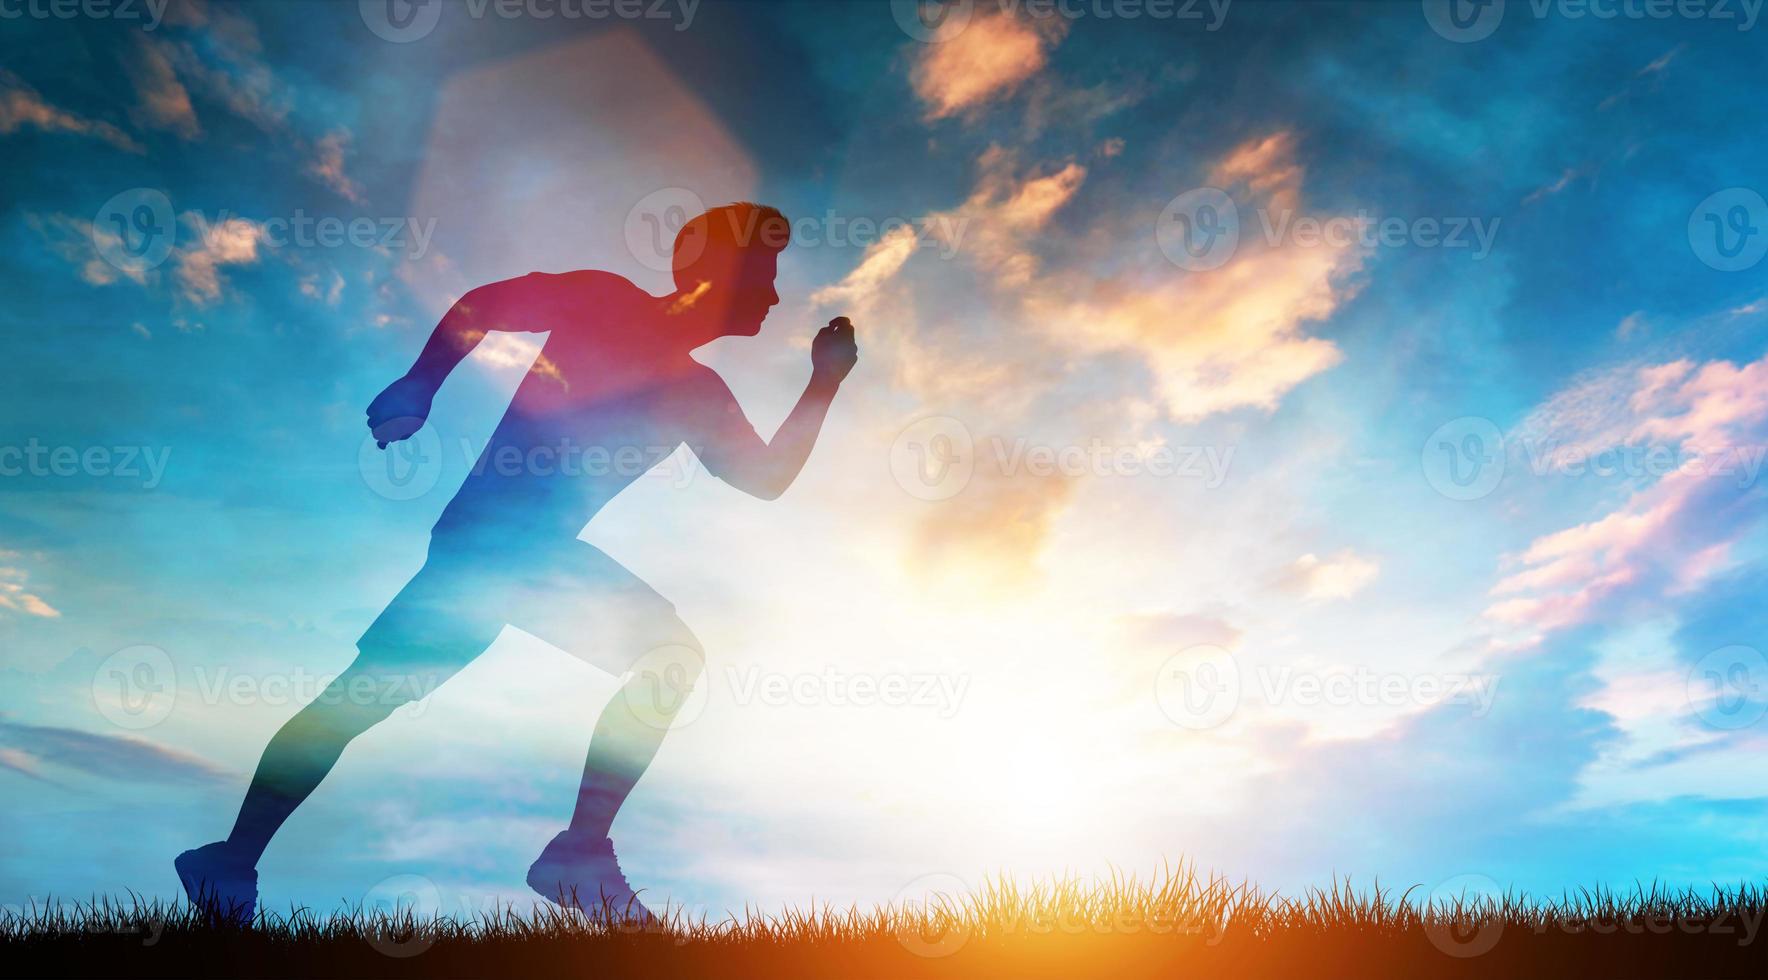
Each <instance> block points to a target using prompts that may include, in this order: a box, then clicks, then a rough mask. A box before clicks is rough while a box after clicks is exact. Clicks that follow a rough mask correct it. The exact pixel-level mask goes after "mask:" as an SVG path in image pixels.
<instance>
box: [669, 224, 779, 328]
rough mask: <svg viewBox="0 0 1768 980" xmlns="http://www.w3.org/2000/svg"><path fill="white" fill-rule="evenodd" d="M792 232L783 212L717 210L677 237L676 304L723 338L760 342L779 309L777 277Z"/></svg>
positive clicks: (675, 254) (682, 229)
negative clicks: (770, 313)
mask: <svg viewBox="0 0 1768 980" xmlns="http://www.w3.org/2000/svg"><path fill="white" fill-rule="evenodd" d="M791 235H792V226H791V223H790V222H788V221H787V220H786V216H785V215H783V214H781V213H780V212H779V211H777V210H775V209H773V208H770V207H767V206H765V205H760V204H751V203H749V202H748V201H739V202H737V203H736V204H726V205H725V206H723V207H719V208H713V209H712V210H710V211H707V212H706V213H705V214H702V215H700V216H699V217H697V218H695V219H694V220H692V221H689V222H688V223H687V224H685V225H682V227H681V231H679V232H677V233H676V235H675V249H674V259H673V261H672V263H671V266H672V269H673V271H674V273H675V288H676V291H677V293H678V295H679V296H680V299H678V300H677V301H676V305H677V307H679V309H680V310H681V311H682V312H687V311H689V310H692V311H693V313H694V314H696V315H698V316H700V317H705V318H707V319H708V320H709V321H710V322H712V323H713V324H714V325H715V326H716V329H717V332H718V333H719V334H720V335H726V334H735V335H742V336H754V335H755V334H756V333H759V332H760V330H761V321H762V320H763V319H764V318H766V316H767V311H768V310H770V309H772V308H773V307H774V305H775V304H777V303H779V301H780V297H779V294H778V293H776V292H774V273H775V271H776V270H777V267H778V261H779V256H780V252H781V251H782V250H784V249H785V247H786V244H787V242H788V241H789V240H790V239H791Z"/></svg>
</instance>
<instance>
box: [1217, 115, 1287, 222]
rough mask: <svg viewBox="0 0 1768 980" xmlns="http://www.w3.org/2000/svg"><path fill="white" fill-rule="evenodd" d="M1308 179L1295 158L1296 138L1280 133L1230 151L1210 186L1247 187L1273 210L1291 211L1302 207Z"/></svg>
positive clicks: (1280, 131)
mask: <svg viewBox="0 0 1768 980" xmlns="http://www.w3.org/2000/svg"><path fill="white" fill-rule="evenodd" d="M1305 176H1306V171H1305V170H1303V169H1302V166H1301V164H1300V163H1298V162H1297V161H1296V158H1295V134H1294V133H1292V132H1290V131H1288V130H1278V131H1277V132H1275V133H1272V134H1270V135H1268V136H1264V137H1260V138H1257V139H1250V140H1247V141H1246V142H1244V143H1242V144H1240V145H1239V146H1236V147H1234V148H1233V149H1232V150H1230V151H1228V155H1227V156H1225V157H1223V158H1222V159H1221V161H1220V162H1219V163H1217V164H1216V166H1215V169H1214V170H1212V171H1211V172H1210V175H1209V182H1210V183H1211V184H1213V185H1215V186H1217V187H1232V186H1234V185H1237V184H1239V185H1244V186H1245V187H1246V188H1247V189H1248V190H1250V191H1251V192H1252V196H1253V197H1255V198H1262V199H1265V200H1268V201H1269V202H1270V206H1271V207H1272V208H1273V209H1275V210H1290V209H1293V208H1295V207H1297V206H1299V205H1300V203H1301V182H1302V178H1303V177H1305Z"/></svg>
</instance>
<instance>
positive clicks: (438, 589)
mask: <svg viewBox="0 0 1768 980" xmlns="http://www.w3.org/2000/svg"><path fill="white" fill-rule="evenodd" d="M483 568H484V565H483V564H482V561H481V559H478V558H475V557H473V556H469V555H467V554H463V553H460V552H456V551H452V550H450V549H448V548H445V547H439V546H438V545H436V544H434V543H433V544H432V547H431V549H430V556H429V559H428V560H427V561H426V562H425V563H424V567H423V568H422V569H421V570H420V571H419V572H418V573H417V575H416V576H414V577H413V578H412V580H411V581H410V582H409V583H407V584H406V586H405V588H404V589H402V590H401V591H400V592H399V594H398V595H397V596H396V597H394V599H393V601H392V602H391V603H390V604H389V605H388V606H387V608H386V610H385V611H384V612H382V613H381V615H380V618H379V619H377V620H375V623H374V625H373V626H371V627H369V630H368V632H367V633H365V634H363V637H362V639H361V640H360V641H358V643H357V647H358V651H359V652H358V654H357V657H356V659H355V661H354V662H352V663H351V664H350V666H349V667H348V668H347V669H345V671H344V672H343V673H341V674H339V675H338V676H337V677H336V678H335V679H333V680H332V682H331V683H330V684H328V685H327V686H326V689H325V691H324V692H323V693H321V694H320V695H319V697H318V698H316V699H315V700H314V701H313V702H312V703H310V704H308V705H307V706H306V707H304V708H302V709H301V710H300V712H299V713H297V714H296V715H295V717H294V718H292V719H290V720H289V721H288V723H287V724H285V725H283V726H282V729H281V730H280V731H278V732H277V733H276V735H275V736H273V737H272V738H271V739H270V743H269V745H267V746H266V747H265V749H264V755H263V758H262V759H260V760H259V762H258V768H257V771H256V772H255V773H254V774H253V776H252V783H251V786H250V788H248V789H247V790H246V796H245V800H244V802H242V803H241V804H240V810H239V817H238V818H237V820H236V821H235V822H234V826H233V832H232V833H231V834H230V835H229V836H228V838H227V839H226V840H225V841H220V842H217V843H215V844H210V845H208V846H206V847H201V848H197V849H196V850H193V851H187V852H185V853H184V854H183V855H180V857H179V859H178V861H177V865H178V873H179V877H180V879H181V880H182V881H183V883H184V886H185V891H186V892H187V894H189V896H190V898H191V900H192V901H195V902H199V903H200V904H204V905H209V906H221V907H222V910H223V912H224V914H226V915H227V917H228V918H234V919H241V918H249V917H250V914H251V913H250V911H249V906H250V905H251V904H254V903H255V899H256V895H255V892H256V880H257V875H256V871H255V870H254V869H255V868H256V867H257V864H258V860H259V858H261V857H262V856H263V854H264V849H265V848H266V847H267V846H268V845H269V843H270V839H271V838H272V837H273V836H275V834H276V832H277V830H279V829H280V828H281V827H282V825H283V823H284V822H285V821H287V820H288V818H289V816H290V815H291V814H292V813H294V811H295V809H296V808H297V807H299V806H300V805H301V803H302V802H303V801H304V800H306V799H307V797H308V796H309V795H311V794H312V792H313V791H314V790H315V789H316V788H318V786H319V784H320V782H321V781H322V780H324V779H325V776H326V774H327V773H329V772H330V771H331V769H332V766H334V765H335V764H336V763H337V761H338V758H339V756H341V755H342V754H343V751H344V747H345V746H347V745H349V744H350V742H351V741H352V740H353V739H355V738H356V736H358V735H361V734H362V733H363V732H366V731H367V730H369V729H370V728H372V727H374V726H375V725H376V724H378V723H379V722H381V721H383V720H384V719H386V717H387V716H388V715H390V714H392V713H393V712H394V711H395V710H397V709H398V708H399V707H401V706H402V705H405V704H409V703H411V702H412V701H414V700H417V699H418V698H421V697H423V696H425V695H426V694H428V693H429V692H430V691H433V690H434V689H435V688H436V687H437V686H438V685H440V684H441V683H442V682H443V681H445V680H447V679H448V678H449V677H451V676H453V675H454V674H455V673H457V672H459V671H460V669H461V668H462V667H465V666H466V665H467V664H468V663H470V662H471V661H472V660H473V658H475V657H477V656H478V655H479V654H480V653H481V652H483V651H484V649H485V648H486V647H487V646H489V645H490V643H491V641H492V640H494V639H496V637H497V633H498V632H499V631H500V630H501V629H502V627H503V622H502V620H501V619H500V618H498V617H497V616H496V615H495V614H494V607H495V606H496V605H497V601H496V599H497V597H496V595H495V593H494V592H493V591H491V590H489V589H486V588H484V587H483V583H482V582H479V581H476V579H477V577H478V575H479V573H480V572H481V571H482V570H483ZM248 891H249V892H251V893H252V894H250V895H249V896H248V895H247V894H245V893H246V892H248ZM242 910H246V911H245V912H244V914H243V915H242V914H241V911H242Z"/></svg>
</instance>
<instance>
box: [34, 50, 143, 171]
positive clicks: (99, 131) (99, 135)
mask: <svg viewBox="0 0 1768 980" xmlns="http://www.w3.org/2000/svg"><path fill="white" fill-rule="evenodd" d="M25 127H30V128H33V129H40V130H43V131H44V132H48V133H74V134H76V135H79V136H91V137H94V138H96V139H101V140H104V141H105V142H106V143H109V144H110V145H112V146H114V147H116V148H117V149H119V150H127V151H128V152H130V153H142V152H144V151H143V149H142V147H141V144H140V143H137V142H135V140H134V138H132V137H131V136H130V135H129V134H128V133H125V132H123V131H122V130H121V129H118V128H117V127H116V126H114V125H112V124H110V123H108V122H104V121H103V120H99V119H87V118H85V117H84V116H80V115H76V114H74V113H72V112H69V111H67V110H66V109H58V108H56V107H55V106H52V105H50V104H49V103H48V102H45V101H44V100H43V96H41V95H39V94H38V93H37V90H36V89H34V88H32V87H31V86H29V85H27V84H25V82H24V80H23V79H21V78H19V77H18V76H17V75H14V74H13V73H11V72H9V71H6V70H4V69H0V134H4V133H15V132H17V131H19V130H20V129H23V128H25Z"/></svg>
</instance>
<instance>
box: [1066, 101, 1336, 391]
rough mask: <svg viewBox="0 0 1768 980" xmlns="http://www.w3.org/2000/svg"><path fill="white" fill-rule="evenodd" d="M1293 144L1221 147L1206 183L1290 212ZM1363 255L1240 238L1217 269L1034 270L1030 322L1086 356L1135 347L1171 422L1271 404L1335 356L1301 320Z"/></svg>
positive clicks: (1330, 303)
mask: <svg viewBox="0 0 1768 980" xmlns="http://www.w3.org/2000/svg"><path fill="white" fill-rule="evenodd" d="M1295 151H1296V144H1295V139H1294V137H1293V136H1291V135H1290V134H1289V133H1287V132H1279V133H1275V134H1272V135H1269V136H1265V137H1260V138H1256V139H1253V140H1249V141H1247V142H1246V143H1243V144H1241V145H1240V146H1238V147H1235V148H1234V149H1233V150H1231V151H1230V152H1229V153H1228V154H1227V155H1226V156H1225V157H1224V158H1223V159H1222V160H1221V161H1220V162H1219V163H1218V164H1217V165H1216V166H1215V167H1214V168H1213V169H1212V171H1211V174H1210V179H1211V181H1213V182H1214V183H1216V184H1217V185H1218V186H1223V187H1229V188H1234V189H1236V190H1237V191H1238V192H1239V196H1240V199H1241V202H1242V203H1255V204H1258V205H1260V206H1261V207H1265V208H1270V209H1274V210H1279V211H1285V210H1289V209H1293V208H1296V207H1298V206H1299V204H1300V199H1301V188H1302V182H1303V178H1304V176H1305V171H1304V169H1303V168H1302V166H1301V165H1300V164H1299V163H1298V162H1297V160H1296V157H1295ZM1249 227H1250V226H1249ZM1127 233H1129V232H1126V234H1127ZM1135 233H1137V234H1141V233H1144V232H1143V230H1142V229H1137V230H1136V232H1135ZM1363 258H1364V253H1363V251H1362V250H1361V249H1360V248H1358V247H1357V246H1355V245H1353V244H1351V243H1350V242H1349V241H1348V240H1347V241H1345V242H1343V243H1342V244H1334V243H1332V242H1330V241H1325V240H1322V241H1320V242H1318V243H1316V244H1314V245H1311V246H1308V245H1303V244H1300V243H1298V242H1297V241H1295V240H1294V239H1293V238H1285V239H1282V240H1280V241H1277V242H1275V243H1273V242H1269V241H1264V240H1261V239H1260V238H1259V237H1258V236H1255V235H1251V234H1248V235H1245V236H1244V237H1243V238H1242V239H1241V241H1240V243H1239V246H1238V248H1237V249H1236V251H1235V252H1234V254H1233V257H1232V258H1231V259H1230V260H1229V261H1228V262H1227V263H1226V264H1224V265H1223V266H1221V267H1220V268H1217V269H1212V270H1208V271H1204V272H1194V273H1190V274H1184V273H1180V272H1179V271H1178V270H1176V269H1174V270H1170V274H1167V275H1162V276H1158V277H1150V276H1147V275H1142V276H1121V277H1116V278H1108V279H1094V278H1092V277H1090V276H1085V275H1081V274H1075V273H1071V274H1069V275H1067V276H1064V277H1048V276H1046V277H1044V281H1045V283H1046V286H1045V288H1043V289H1042V290H1040V291H1038V292H1037V293H1035V294H1034V298H1033V301H1032V302H1033V308H1034V311H1035V314H1036V319H1037V320H1038V321H1039V322H1041V323H1042V324H1043V325H1044V327H1045V329H1046V330H1048V331H1050V333H1051V336H1052V337H1053V338H1054V339H1055V340H1056V341H1057V342H1059V343H1062V344H1065V345H1066V346H1068V347H1070V348H1073V349H1076V350H1080V351H1083V352H1087V353H1097V352H1108V351H1127V352H1132V353H1135V354H1138V355H1140V356H1141V357H1142V359H1143V360H1144V361H1145V363H1146V364H1147V366H1148V367H1149V368H1150V369H1151V370H1152V372H1153V374H1154V377H1155V387H1156V389H1157V392H1158V394H1159V395H1160V397H1161V401H1162V402H1163V403H1164V405H1165V407H1166V409H1167V412H1168V414H1169V415H1171V416H1172V417H1173V418H1175V419H1178V420H1181V421H1195V420H1198V419H1201V418H1204V417H1206V416H1209V415H1213V414H1216V413H1218V412H1226V411H1230V410H1233V409H1237V408H1248V407H1251V408H1261V409H1264V410H1266V411H1272V410H1274V409H1275V408H1276V407H1277V404H1278V402H1279V401H1280V400H1281V398H1282V397H1283V395H1285V394H1287V393H1288V392H1289V391H1290V390H1291V389H1293V388H1294V387H1295V386H1296V385H1298V384H1300V383H1301V382H1303V381H1305V380H1307V379H1308V378H1311V377H1313V376H1314V375H1316V374H1319V373H1320V372H1322V371H1325V370H1327V369H1328V368H1331V367H1332V366H1334V365H1335V364H1337V363H1338V362H1339V361H1340V360H1341V358H1342V354H1341V352H1340V351H1339V349H1338V347H1337V345H1335V344H1333V343H1332V342H1331V341H1328V340H1325V339H1323V338H1320V337H1314V336H1310V335H1308V334H1307V333H1306V331H1305V329H1304V328H1305V326H1306V324H1308V323H1311V322H1318V321H1323V320H1326V319H1327V318H1329V317H1331V316H1332V314H1333V313H1334V312H1336V311H1337V310H1338V308H1339V307H1340V306H1341V305H1343V304H1344V303H1345V302H1346V301H1348V300H1349V299H1350V298H1351V297H1352V296H1354V295H1355V294H1356V287H1357V284H1356V283H1355V282H1354V281H1353V280H1352V275H1353V274H1354V273H1356V272H1358V271H1359V270H1361V268H1362V264H1363Z"/></svg>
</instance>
